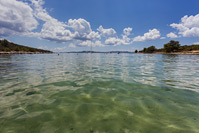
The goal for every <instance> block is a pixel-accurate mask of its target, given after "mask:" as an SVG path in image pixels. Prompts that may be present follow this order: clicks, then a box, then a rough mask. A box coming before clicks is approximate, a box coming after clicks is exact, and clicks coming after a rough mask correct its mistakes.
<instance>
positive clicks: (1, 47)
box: [0, 39, 53, 53]
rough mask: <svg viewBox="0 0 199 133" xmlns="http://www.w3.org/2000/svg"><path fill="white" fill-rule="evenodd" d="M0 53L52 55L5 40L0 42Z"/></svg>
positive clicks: (46, 51) (47, 51)
mask: <svg viewBox="0 0 199 133" xmlns="http://www.w3.org/2000/svg"><path fill="white" fill-rule="evenodd" d="M0 52H5V53H9V52H12V53H23V52H24V53H53V52H52V51H49V50H43V49H37V48H32V47H27V46H22V45H19V44H15V43H13V42H9V41H8V40H6V39H3V40H0Z"/></svg>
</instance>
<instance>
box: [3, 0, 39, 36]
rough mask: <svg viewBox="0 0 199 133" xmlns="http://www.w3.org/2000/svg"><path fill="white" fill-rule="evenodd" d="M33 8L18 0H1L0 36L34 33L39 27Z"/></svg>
mask: <svg viewBox="0 0 199 133" xmlns="http://www.w3.org/2000/svg"><path fill="white" fill-rule="evenodd" d="M38 24H39V23H38V22H37V20H36V19H35V18H34V16H33V10H32V8H31V7H30V6H29V5H28V4H27V3H24V2H21V1H16V0H0V36H9V35H13V34H20V33H25V32H29V31H32V30H34V29H36V28H37V26H38Z"/></svg>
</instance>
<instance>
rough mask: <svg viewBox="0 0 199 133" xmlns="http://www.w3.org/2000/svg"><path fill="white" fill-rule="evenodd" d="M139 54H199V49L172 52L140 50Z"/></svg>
mask: <svg viewBox="0 0 199 133" xmlns="http://www.w3.org/2000/svg"><path fill="white" fill-rule="evenodd" d="M139 54H167V55H199V50H193V51H182V52H171V53H166V52H153V53H143V52H139Z"/></svg>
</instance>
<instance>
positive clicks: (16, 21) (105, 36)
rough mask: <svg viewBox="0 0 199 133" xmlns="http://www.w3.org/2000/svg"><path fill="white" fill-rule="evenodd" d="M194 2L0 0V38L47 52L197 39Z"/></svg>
mask: <svg viewBox="0 0 199 133" xmlns="http://www.w3.org/2000/svg"><path fill="white" fill-rule="evenodd" d="M198 5H199V1H198V0H189V1H185V0H182V1H179V0H150V1H149V0H59V1H55V0H9V1H7V0H1V1H0V12H1V15H0V38H6V39H8V40H10V41H12V42H16V43H19V44H22V45H26V46H31V47H36V48H43V49H49V50H52V51H79V50H90V46H91V45H92V46H93V49H94V50H95V51H110V50H127V51H134V50H135V49H138V50H141V49H143V48H144V47H148V46H151V45H154V46H156V47H157V48H161V47H163V44H165V43H167V42H169V41H170V40H178V41H180V43H181V45H191V44H193V43H198V42H199V8H198Z"/></svg>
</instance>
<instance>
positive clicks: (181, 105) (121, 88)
mask: <svg viewBox="0 0 199 133" xmlns="http://www.w3.org/2000/svg"><path fill="white" fill-rule="evenodd" d="M0 132H1V133H40V132H41V133H68V132H74V133H92V132H98V133H104V132H107V133H111V132H112V133H123V132H124V133H128V132H129V133H132V132H136V133H145V132H147V133H148V132H153V133H154V132H158V133H160V132H161V133H164V132H165V133H167V132H175V133H176V132H180V133H198V132H199V56H197V55H157V54H119V55H118V54H60V55H59V56H58V55H57V54H39V55H0Z"/></svg>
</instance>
